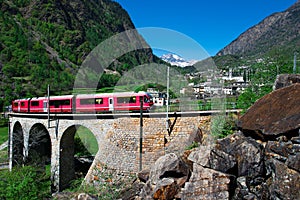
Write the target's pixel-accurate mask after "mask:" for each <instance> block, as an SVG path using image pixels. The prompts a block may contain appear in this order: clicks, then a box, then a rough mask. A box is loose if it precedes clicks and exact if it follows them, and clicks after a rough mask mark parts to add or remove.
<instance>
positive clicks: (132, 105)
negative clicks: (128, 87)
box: [110, 92, 153, 111]
mask: <svg viewBox="0 0 300 200" xmlns="http://www.w3.org/2000/svg"><path fill="white" fill-rule="evenodd" d="M111 100H112V101H113V102H110V103H111V104H113V107H112V106H111V108H110V109H113V110H114V111H124V110H127V111H139V110H140V101H141V100H142V101H143V111H149V110H150V108H151V106H152V105H153V101H152V96H151V95H150V94H149V93H146V92H138V93H134V92H126V93H114V95H113V97H112V98H111Z"/></svg>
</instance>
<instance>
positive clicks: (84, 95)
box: [77, 91, 150, 98]
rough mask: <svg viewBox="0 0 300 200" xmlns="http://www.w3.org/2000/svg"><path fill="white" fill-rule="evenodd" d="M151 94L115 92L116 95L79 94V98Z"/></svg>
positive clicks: (143, 93)
mask: <svg viewBox="0 0 300 200" xmlns="http://www.w3.org/2000/svg"><path fill="white" fill-rule="evenodd" d="M145 94H148V95H150V94H149V93H147V92H143V91H140V92H114V93H98V94H78V95H77V97H79V98H96V97H122V96H126V97H127V96H142V95H145Z"/></svg>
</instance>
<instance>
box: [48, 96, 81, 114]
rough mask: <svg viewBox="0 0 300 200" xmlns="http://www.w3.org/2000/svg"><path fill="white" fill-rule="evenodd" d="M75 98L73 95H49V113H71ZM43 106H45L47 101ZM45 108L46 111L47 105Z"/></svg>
mask: <svg viewBox="0 0 300 200" xmlns="http://www.w3.org/2000/svg"><path fill="white" fill-rule="evenodd" d="M75 98H76V97H75V96H74V95H65V96H52V97H51V96H50V102H49V108H50V113H72V112H73V106H74V105H73V102H74V100H75ZM45 106H47V103H46V105H45ZM45 110H46V112H47V107H46V109H45Z"/></svg>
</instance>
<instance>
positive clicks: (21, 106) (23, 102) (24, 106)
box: [12, 99, 30, 113]
mask: <svg viewBox="0 0 300 200" xmlns="http://www.w3.org/2000/svg"><path fill="white" fill-rule="evenodd" d="M29 100H30V99H16V100H14V101H13V102H12V111H13V112H25V113H27V112H29Z"/></svg>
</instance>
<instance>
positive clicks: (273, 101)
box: [239, 83, 300, 139]
mask: <svg viewBox="0 0 300 200" xmlns="http://www.w3.org/2000/svg"><path fill="white" fill-rule="evenodd" d="M299 102H300V83H296V84H293V85H291V86H288V87H284V88H281V89H278V90H275V91H273V92H271V93H270V94H268V95H266V96H264V97H262V98H261V99H259V100H258V101H257V102H256V103H255V104H254V105H253V106H252V107H250V109H249V110H248V111H247V113H246V114H245V115H243V116H242V117H241V119H240V123H239V127H240V128H241V129H242V130H243V132H244V133H249V134H256V135H257V136H259V137H261V138H262V139H266V138H268V137H269V136H279V135H280V134H286V133H289V134H288V136H293V135H295V134H298V130H297V129H298V128H299V124H300V103H299ZM295 131H296V133H295Z"/></svg>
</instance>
